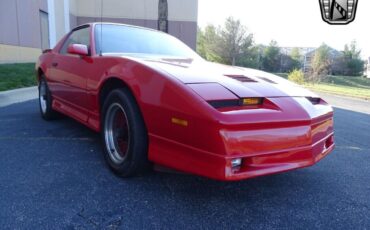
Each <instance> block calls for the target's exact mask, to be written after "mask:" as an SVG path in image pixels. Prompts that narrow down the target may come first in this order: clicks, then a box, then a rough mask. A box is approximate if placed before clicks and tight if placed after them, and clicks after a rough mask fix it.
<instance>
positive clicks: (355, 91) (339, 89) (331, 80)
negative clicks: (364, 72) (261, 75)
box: [277, 73, 370, 100]
mask: <svg viewBox="0 0 370 230" xmlns="http://www.w3.org/2000/svg"><path fill="white" fill-rule="evenodd" d="M277 75H279V76H281V77H284V78H288V74H284V73H282V74H280V73H279V74H277ZM304 87H306V88H309V89H311V90H313V91H319V92H326V93H331V94H337V95H343V96H350V97H357V98H363V99H367V100H370V78H364V77H350V76H328V77H326V78H325V80H323V82H321V83H318V84H314V85H313V84H308V83H307V84H305V85H304Z"/></svg>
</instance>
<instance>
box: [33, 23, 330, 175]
mask: <svg viewBox="0 0 370 230" xmlns="http://www.w3.org/2000/svg"><path fill="white" fill-rule="evenodd" d="M36 70H37V79H38V82H39V84H38V85H39V107H40V112H41V115H42V117H43V118H44V119H45V120H52V119H54V118H55V117H56V115H57V114H58V113H62V114H65V115H67V116H69V117H72V118H73V119H75V120H77V121H79V122H81V123H83V124H84V125H86V126H88V127H89V128H91V129H93V130H95V131H97V132H100V133H101V137H102V143H103V149H104V156H105V159H106V161H107V163H108V165H109V166H110V168H111V169H112V170H113V171H114V172H115V173H116V174H118V175H120V176H123V177H129V176H133V175H137V174H139V173H141V172H143V171H145V170H146V169H147V168H148V167H150V165H151V164H153V163H154V164H156V165H159V166H164V167H166V168H172V169H175V170H178V171H182V172H186V173H191V174H196V175H200V176H205V177H209V178H213V179H217V180H226V181H232V180H242V179H247V178H252V177H256V176H262V175H268V174H274V173H280V172H285V171H289V170H293V169H298V168H303V167H307V166H311V165H313V164H315V163H317V162H318V161H319V160H321V159H322V158H324V157H325V156H326V155H327V154H329V153H330V152H331V151H332V150H333V149H334V136H333V135H334V130H333V110H332V108H331V106H329V105H328V104H327V103H326V102H325V101H324V100H323V99H321V98H320V97H318V96H317V95H315V94H314V93H312V92H310V91H308V90H306V89H303V88H301V87H299V86H298V85H295V84H293V83H291V82H289V81H287V80H285V79H283V78H280V77H278V76H275V75H273V74H269V73H266V72H262V71H259V70H254V69H247V68H241V67H231V66H226V65H221V64H216V63H210V62H207V61H205V60H204V59H202V58H201V57H199V56H198V55H197V54H196V53H195V52H193V51H192V50H191V49H190V48H189V47H187V46H186V45H184V44H183V43H182V42H180V41H179V40H177V39H176V38H174V37H172V36H170V35H168V34H165V33H162V32H158V31H155V30H151V29H147V28H140V27H134V26H129V25H122V24H113V23H92V24H86V25H82V26H79V27H77V28H75V29H73V30H72V31H71V32H70V33H69V34H67V35H66V36H65V37H64V38H63V39H61V41H60V42H59V43H58V44H57V45H56V46H55V48H53V49H51V50H45V51H44V52H43V54H42V55H41V56H40V58H39V60H38V62H37V64H36Z"/></svg>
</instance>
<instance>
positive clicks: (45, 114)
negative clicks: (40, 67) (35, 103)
mask: <svg viewBox="0 0 370 230" xmlns="http://www.w3.org/2000/svg"><path fill="white" fill-rule="evenodd" d="M52 103H53V98H52V96H51V93H50V90H49V87H48V85H47V83H46V80H45V78H44V76H42V77H41V80H40V83H39V108H40V113H41V117H42V118H43V119H44V120H46V121H50V120H54V119H55V118H57V115H58V114H57V112H56V111H55V110H53V108H52Z"/></svg>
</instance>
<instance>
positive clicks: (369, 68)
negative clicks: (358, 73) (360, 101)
mask: <svg viewBox="0 0 370 230" xmlns="http://www.w3.org/2000/svg"><path fill="white" fill-rule="evenodd" d="M365 75H366V76H367V78H370V57H369V58H368V59H367V62H366V71H365Z"/></svg>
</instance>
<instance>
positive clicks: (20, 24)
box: [0, 0, 48, 63]
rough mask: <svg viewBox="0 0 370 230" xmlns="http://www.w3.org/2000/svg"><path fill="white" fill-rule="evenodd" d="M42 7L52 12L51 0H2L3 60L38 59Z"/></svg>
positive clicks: (0, 45)
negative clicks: (48, 7)
mask: <svg viewBox="0 0 370 230" xmlns="http://www.w3.org/2000/svg"><path fill="white" fill-rule="evenodd" d="M40 11H43V12H46V13H47V12H48V9H47V0H0V63H15V62H35V61H36V60H37V57H38V56H39V55H40V54H41V28H40Z"/></svg>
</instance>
